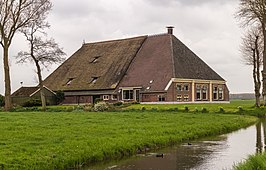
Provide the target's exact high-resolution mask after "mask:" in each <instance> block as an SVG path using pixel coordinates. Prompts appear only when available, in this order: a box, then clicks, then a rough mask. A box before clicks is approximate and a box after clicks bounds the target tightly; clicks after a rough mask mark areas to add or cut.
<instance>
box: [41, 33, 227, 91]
mask: <svg viewBox="0 0 266 170" xmlns="http://www.w3.org/2000/svg"><path fill="white" fill-rule="evenodd" d="M171 78H182V79H202V80H221V81H224V79H223V78H222V77H221V76H219V75H218V74H217V73H216V72H215V71H213V70H212V69H211V68H210V67H209V66H208V65H207V64H206V63H205V62H203V61H202V60H201V59H200V58H199V57H198V56H197V55H196V54H194V53H193V52H192V51H191V50H190V49H189V48H188V47H186V46H185V45H184V44H183V43H182V42H181V41H180V40H178V39H177V38H176V37H175V36H174V35H172V34H161V35H155V36H141V37H135V38H129V39H121V40H114V41H105V42H97V43H88V44H84V45H83V46H82V47H81V48H80V49H79V50H78V51H77V52H76V53H74V54H73V55H72V56H71V57H70V58H69V59H68V60H67V61H66V62H64V63H63V64H62V65H61V66H60V67H59V68H58V69H57V70H55V71H54V72H53V73H52V74H51V75H50V76H49V77H48V78H47V79H46V80H45V81H44V84H45V85H46V86H47V87H49V88H50V89H52V90H54V91H57V90H64V91H86V90H107V89H117V88H118V87H142V88H143V90H144V92H145V91H146V92H150V91H164V89H165V87H166V86H167V84H168V82H169V81H170V80H171Z"/></svg>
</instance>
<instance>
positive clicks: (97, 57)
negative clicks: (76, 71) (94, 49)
mask: <svg viewBox="0 0 266 170" xmlns="http://www.w3.org/2000/svg"><path fill="white" fill-rule="evenodd" d="M99 58H100V56H96V57H94V58H93V59H92V61H91V63H96V62H97V61H98V60H99Z"/></svg>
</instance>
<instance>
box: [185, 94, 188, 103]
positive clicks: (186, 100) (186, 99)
mask: <svg viewBox="0 0 266 170" xmlns="http://www.w3.org/2000/svg"><path fill="white" fill-rule="evenodd" d="M184 101H185V102H188V101H189V95H188V94H185V95H184Z"/></svg>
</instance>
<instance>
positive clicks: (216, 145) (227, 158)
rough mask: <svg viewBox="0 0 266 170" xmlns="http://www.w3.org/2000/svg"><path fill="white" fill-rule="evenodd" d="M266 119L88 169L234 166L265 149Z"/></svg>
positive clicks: (167, 169) (198, 169) (173, 169)
mask: <svg viewBox="0 0 266 170" xmlns="http://www.w3.org/2000/svg"><path fill="white" fill-rule="evenodd" d="M265 130H266V121H265V120H263V121H261V122H259V123H258V124H256V125H254V126H251V127H249V128H247V129H241V130H239V131H237V132H233V133H230V134H227V135H221V136H218V137H215V138H211V139H202V140H200V141H194V142H191V145H188V144H187V143H186V144H182V145H178V146H175V147H171V148H168V149H164V150H160V151H156V152H157V153H163V154H164V155H163V157H157V156H156V154H153V153H150V154H146V155H137V156H136V157H135V158H131V159H128V160H122V161H118V162H113V163H109V164H105V165H98V166H95V167H89V168H88V167H87V168H85V169H89V170H98V169H112V170H124V169H126V170H183V169H184V170H187V169H192V170H208V169H209V170H213V169H215V170H216V169H217V170H219V169H220V170H223V169H232V167H233V165H235V164H237V163H238V162H241V161H243V160H244V159H246V158H247V157H248V155H250V154H254V153H256V152H257V153H261V152H263V151H264V145H265V143H266V137H265V132H266V131H265Z"/></svg>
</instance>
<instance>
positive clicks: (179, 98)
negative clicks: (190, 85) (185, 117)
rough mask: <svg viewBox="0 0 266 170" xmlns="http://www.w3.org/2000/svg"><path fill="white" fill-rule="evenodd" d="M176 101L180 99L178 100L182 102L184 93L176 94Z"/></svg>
mask: <svg viewBox="0 0 266 170" xmlns="http://www.w3.org/2000/svg"><path fill="white" fill-rule="evenodd" d="M176 101H178V102H182V95H181V94H178V95H177V96H176Z"/></svg>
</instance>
